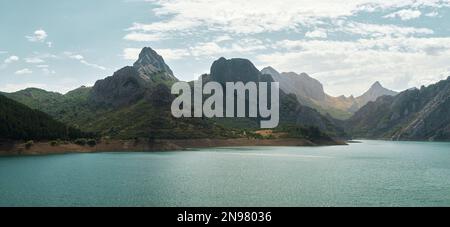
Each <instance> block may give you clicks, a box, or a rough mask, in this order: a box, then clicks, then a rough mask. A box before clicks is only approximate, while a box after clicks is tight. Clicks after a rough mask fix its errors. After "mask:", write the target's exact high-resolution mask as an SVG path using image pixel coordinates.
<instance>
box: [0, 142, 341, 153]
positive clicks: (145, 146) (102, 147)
mask: <svg viewBox="0 0 450 227" xmlns="http://www.w3.org/2000/svg"><path fill="white" fill-rule="evenodd" d="M331 145H346V143H345V142H342V141H315V142H312V141H309V140H306V139H289V138H285V139H244V138H243V139H187V140H156V141H152V142H149V141H144V140H110V141H104V142H101V143H98V144H97V145H95V146H88V145H86V146H81V145H77V144H73V143H67V144H59V145H52V144H51V143H49V142H36V143H34V144H33V145H32V146H30V147H28V148H27V146H26V144H25V143H24V142H12V141H3V142H0V156H10V155H11V156H14V155H49V154H67V153H94V152H114V151H120V152H123V151H126V152H144V151H181V150H186V149H190V148H208V147H237V146H294V147H295V146H331Z"/></svg>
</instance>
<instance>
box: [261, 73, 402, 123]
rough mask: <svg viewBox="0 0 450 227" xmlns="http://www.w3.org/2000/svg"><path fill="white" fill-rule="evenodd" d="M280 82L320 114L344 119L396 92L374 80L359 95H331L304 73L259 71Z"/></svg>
mask: <svg viewBox="0 0 450 227" xmlns="http://www.w3.org/2000/svg"><path fill="white" fill-rule="evenodd" d="M261 72H262V73H263V74H268V75H271V76H272V77H273V79H274V80H275V81H276V82H280V88H281V90H283V91H284V92H286V93H288V94H295V95H296V96H297V98H298V100H299V102H300V103H302V104H303V105H307V106H309V107H312V108H314V109H317V110H319V111H320V112H321V113H322V114H330V115H331V116H332V117H334V118H337V119H340V120H345V119H348V118H350V117H351V116H352V115H353V114H354V113H355V112H356V111H358V110H359V109H360V108H361V107H363V106H364V105H366V104H367V103H368V102H370V101H375V100H377V98H379V97H381V96H385V95H389V96H395V95H397V94H398V93H397V92H395V91H391V90H389V89H386V88H384V87H383V86H382V85H381V84H380V82H375V83H374V84H373V85H372V86H371V88H370V89H369V90H368V91H367V92H366V93H364V94H363V95H361V96H359V97H356V98H355V97H353V96H350V97H345V96H340V97H333V96H330V95H328V94H326V93H325V91H324V88H323V85H322V83H320V82H319V81H318V80H316V79H314V78H312V77H310V76H309V75H308V74H306V73H301V74H297V73H294V72H287V73H279V72H278V71H277V70H275V69H274V68H272V67H266V68H264V69H263V70H262V71H261Z"/></svg>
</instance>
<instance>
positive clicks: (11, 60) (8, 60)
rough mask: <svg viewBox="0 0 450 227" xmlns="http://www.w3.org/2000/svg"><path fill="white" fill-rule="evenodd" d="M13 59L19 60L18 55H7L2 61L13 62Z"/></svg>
mask: <svg viewBox="0 0 450 227" xmlns="http://www.w3.org/2000/svg"><path fill="white" fill-rule="evenodd" d="M15 61H19V57H17V56H15V55H12V56H10V57H8V58H7V59H5V60H4V61H3V63H5V64H10V63H12V62H15Z"/></svg>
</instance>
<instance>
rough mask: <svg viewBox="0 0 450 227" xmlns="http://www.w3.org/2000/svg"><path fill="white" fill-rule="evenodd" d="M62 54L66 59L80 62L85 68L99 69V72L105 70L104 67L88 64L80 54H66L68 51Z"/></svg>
mask: <svg viewBox="0 0 450 227" xmlns="http://www.w3.org/2000/svg"><path fill="white" fill-rule="evenodd" d="M64 54H65V55H66V56H67V57H68V58H70V59H74V60H77V61H79V62H80V63H81V64H83V65H86V66H89V67H92V68H95V69H99V70H106V69H107V68H106V67H104V66H101V65H97V64H94V63H90V62H88V61H86V60H85V58H84V56H83V55H81V54H75V53H72V52H68V51H66V52H64Z"/></svg>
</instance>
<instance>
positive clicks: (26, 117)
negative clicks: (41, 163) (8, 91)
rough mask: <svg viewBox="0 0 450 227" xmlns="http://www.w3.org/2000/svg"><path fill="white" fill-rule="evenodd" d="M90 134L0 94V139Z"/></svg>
mask: <svg viewBox="0 0 450 227" xmlns="http://www.w3.org/2000/svg"><path fill="white" fill-rule="evenodd" d="M87 136H90V135H88V134H86V133H83V132H81V131H80V130H77V129H74V128H72V127H68V126H66V125H65V124H63V123H60V122H58V121H56V120H54V119H52V118H51V117H50V116H48V115H47V114H45V113H43V112H41V111H38V110H33V109H31V108H29V107H27V106H25V105H23V104H21V103H18V102H16V101H14V100H12V99H9V98H7V97H5V96H3V95H0V139H12V140H50V139H76V138H81V137H87Z"/></svg>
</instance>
